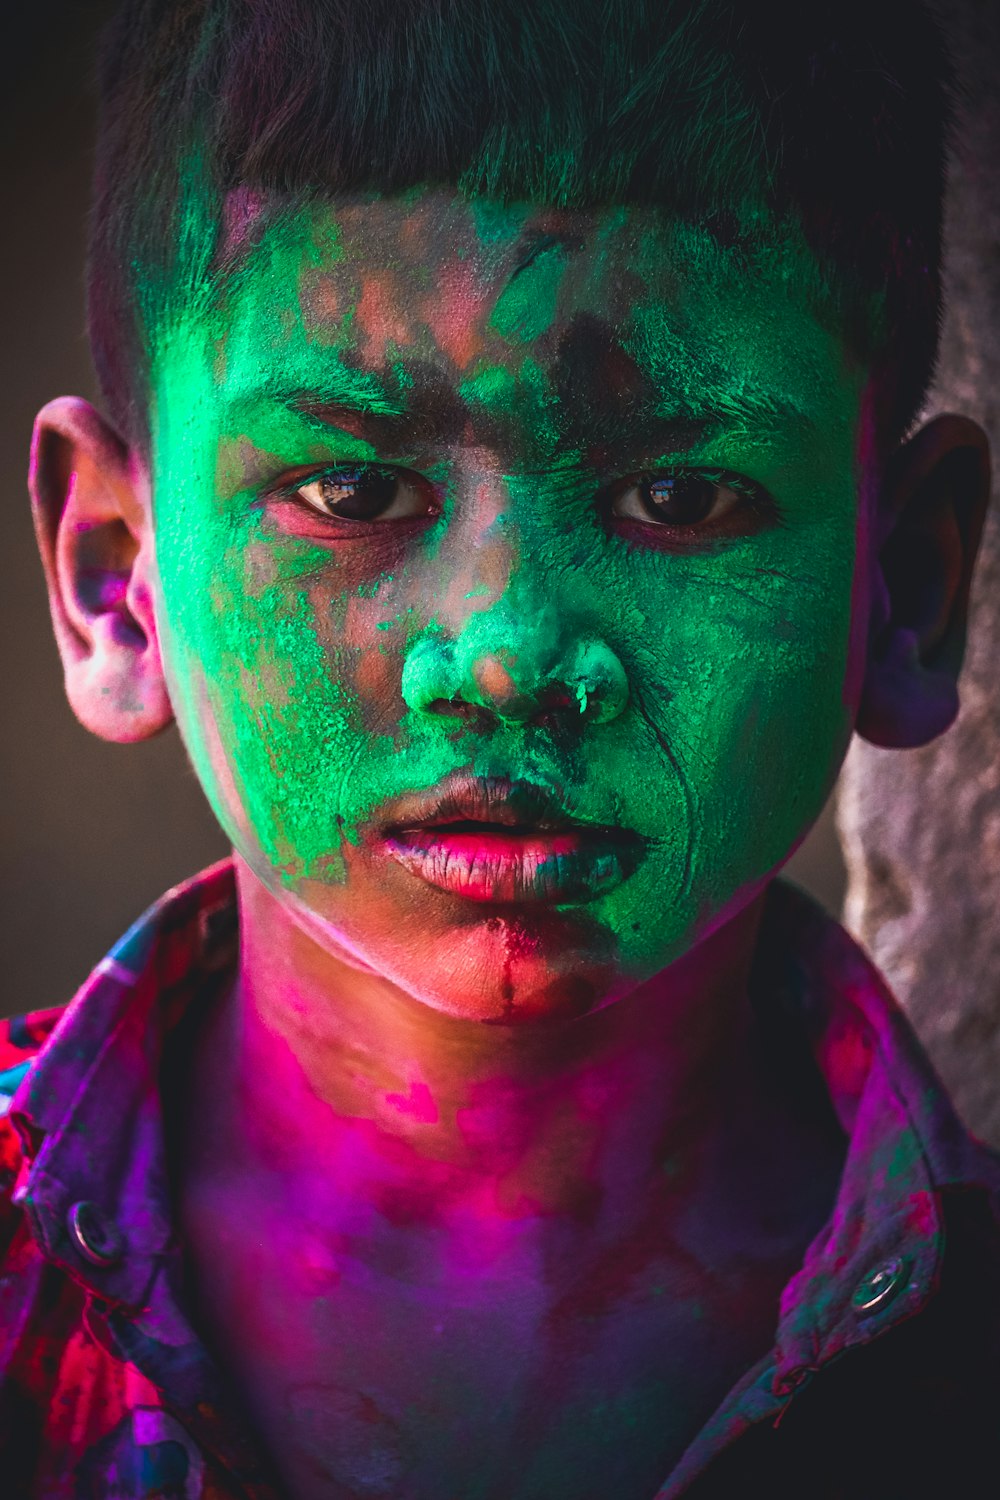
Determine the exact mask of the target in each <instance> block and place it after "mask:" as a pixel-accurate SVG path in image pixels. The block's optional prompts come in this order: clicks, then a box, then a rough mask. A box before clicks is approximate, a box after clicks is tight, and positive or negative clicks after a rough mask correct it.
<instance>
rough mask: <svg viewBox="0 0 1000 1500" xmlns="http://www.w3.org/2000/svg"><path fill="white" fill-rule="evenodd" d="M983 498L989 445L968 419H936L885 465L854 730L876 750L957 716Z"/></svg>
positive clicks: (940, 728)
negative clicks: (862, 678)
mask: <svg viewBox="0 0 1000 1500" xmlns="http://www.w3.org/2000/svg"><path fill="white" fill-rule="evenodd" d="M989 495H990V450H989V440H988V438H987V436H986V434H985V432H984V431H983V429H982V428H981V427H980V426H979V425H978V423H976V422H973V421H972V420H971V419H970V418H968V417H958V416H950V415H946V416H940V417H935V418H934V419H933V421H931V422H928V423H927V424H926V425H925V426H923V427H921V428H920V429H919V431H918V432H916V433H914V435H913V436H912V437H911V438H909V439H908V441H907V442H906V443H904V444H903V445H902V447H901V448H900V449H899V450H898V452H897V453H896V454H895V455H894V456H893V458H892V459H891V460H890V461H889V464H888V467H887V470H886V474H885V478H884V480H883V485H882V490H881V495H880V500H879V504H878V506H877V509H876V515H875V518H874V523H875V525H876V526H877V527H880V528H881V534H880V536H879V539H878V540H879V542H880V546H879V549H878V555H877V557H875V558H874V559H873V561H872V567H873V578H872V587H871V614H870V619H869V633H868V659H867V665H866V671H865V681H864V690H863V693H862V698H861V705H860V708H859V711H858V718H857V724H856V728H857V731H858V733H859V734H860V735H862V736H863V737H864V738H865V739H866V740H868V741H870V743H871V744H873V745H883V746H886V747H890V748H899V749H904V748H910V747H913V746H916V745H925V744H927V743H928V742H929V741H930V740H933V739H934V738H936V736H937V735H939V734H942V733H943V732H944V730H946V729H947V728H948V726H949V725H950V724H951V723H952V721H953V720H954V718H955V716H956V715H957V713H958V674H959V671H960V669H961V666H962V657H963V654H964V651H965V628H966V619H967V612H968V603H969V587H970V585H971V582H972V570H973V564H974V563H975V559H976V552H977V551H978V548H979V540H980V536H981V534H982V529H983V521H984V519H985V516H986V507H987V504H988V502H989Z"/></svg>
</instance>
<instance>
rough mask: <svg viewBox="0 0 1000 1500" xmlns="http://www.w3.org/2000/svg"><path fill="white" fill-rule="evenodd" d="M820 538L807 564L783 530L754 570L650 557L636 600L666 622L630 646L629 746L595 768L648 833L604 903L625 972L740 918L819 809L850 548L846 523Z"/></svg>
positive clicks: (846, 717)
mask: <svg viewBox="0 0 1000 1500" xmlns="http://www.w3.org/2000/svg"><path fill="white" fill-rule="evenodd" d="M835 530H836V534H834V531H835ZM825 540H826V545H824V543H823V540H822V539H821V538H820V536H818V535H817V536H816V537H815V538H814V539H813V545H811V546H810V548H809V559H806V558H805V557H804V556H801V555H800V556H798V557H797V558H796V557H794V556H793V555H792V553H793V552H794V550H795V549H794V548H790V547H789V546H788V541H787V539H786V538H782V537H778V538H776V539H775V541H773V542H771V543H770V544H767V545H765V544H764V543H763V542H761V540H760V539H758V540H757V542H756V543H755V547H754V549H753V554H752V556H751V555H750V553H749V550H748V551H747V553H746V554H745V556H751V560H750V564H749V565H747V564H746V562H745V561H743V562H741V561H740V557H739V555H738V553H737V552H733V553H732V554H729V556H728V557H723V558H719V557H716V558H714V559H709V558H705V559H702V560H701V561H700V562H699V561H698V560H694V559H691V560H683V561H680V560H677V559H671V560H670V561H669V565H668V566H667V567H660V566H658V565H654V564H652V563H649V564H646V565H645V567H646V572H647V574H648V576H647V578H646V580H645V583H646V587H645V589H639V590H637V591H636V593H635V597H637V598H638V597H641V596H642V594H643V593H645V596H646V598H647V600H648V617H649V620H650V621H652V620H659V621H663V622H665V623H664V624H663V626H662V628H660V629H658V630H652V629H648V628H647V630H646V631H645V632H643V634H642V636H641V638H639V639H638V640H637V642H636V644H635V647H634V655H633V661H632V665H631V677H632V681H633V694H632V714H631V716H630V717H631V729H630V742H629V745H628V747H627V750H626V751H625V753H623V755H622V758H621V764H620V765H614V764H612V763H611V762H610V761H609V762H608V763H607V764H606V766H605V770H606V771H608V772H611V773H613V774H614V776H615V778H616V781H617V784H618V786H619V787H620V788H621V789H622V794H623V796H624V799H625V803H626V807H627V810H629V811H631V812H632V813H633V816H634V817H642V818H644V819H645V828H644V831H647V832H648V833H649V835H650V836H651V838H652V840H653V844H652V852H651V855H650V857H649V858H648V859H647V860H646V861H645V862H644V864H643V865H642V866H641V867H640V870H639V871H638V872H637V873H636V875H635V876H634V877H633V878H632V879H631V880H629V881H628V882H626V883H625V885H623V886H622V887H621V888H620V889H619V890H617V891H615V892H612V893H611V894H610V895H609V897H608V898H607V901H606V903H605V906H604V910H603V911H602V913H601V914H602V917H604V918H605V919H606V920H608V921H609V923H610V924H612V925H613V927H614V930H615V932H616V933H617V934H618V936H619V940H620V944H621V951H622V957H623V961H624V963H625V965H626V967H633V968H635V969H636V970H638V971H640V972H649V971H651V970H655V969H656V968H658V967H662V966H663V964H664V963H666V962H669V961H670V960H671V959H672V958H673V957H676V956H677V955H678V954H679V953H681V952H683V951H684V950H685V949H686V948H688V947H690V946H691V944H692V942H694V941H695V940H696V939H697V938H698V937H700V936H703V935H705V933H707V932H708V931H710V930H711V929H712V928H713V927H714V926H716V925H718V923H719V922H720V921H721V920H724V919H725V917H727V916H729V915H732V914H734V913H735V911H736V910H738V909H739V908H740V906H741V905H743V904H745V902H746V901H748V900H749V899H751V897H752V896H753V894H754V893H755V892H756V890H758V889H759V888H760V884H761V882H762V881H763V880H764V879H765V878H767V877H768V876H769V875H770V874H771V873H772V872H773V871H774V870H775V869H776V868H777V867H778V866H780V865H781V864H782V863H783V862H784V861H785V859H787V857H788V856H789V855H790V854H791V853H792V851H793V850H794V848H795V847H796V845H797V844H798V843H799V842H800V841H801V839H802V838H803V837H804V835H805V833H806V832H807V831H808V828H809V827H810V826H811V824H812V822H813V820H814V819H815V818H816V817H817V816H818V814H819V812H820V811H821V809H822V807H823V804H824V802H825V800H826V798H827V796H828V794H829V791H830V789H831V787H832V784H833V781H834V778H835V776H836V773H837V769H838V767H839V765H840V761H841V759H842V756H843V753H844V750H845V748H846V744H847V740H848V738H849V735H850V729H851V723H852V714H851V710H850V707H849V705H848V703H847V702H846V701H845V700H846V694H847V687H848V678H849V661H850V654H849V642H850V638H851V598H852V575H853V555H854V552H853V536H849V535H848V534H847V532H846V531H843V532H842V531H841V530H840V529H839V528H831V530H830V532H829V533H827V534H826V538H825ZM803 550H804V549H803ZM768 554H770V555H768ZM668 580H669V581H668Z"/></svg>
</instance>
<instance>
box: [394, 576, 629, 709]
mask: <svg viewBox="0 0 1000 1500" xmlns="http://www.w3.org/2000/svg"><path fill="white" fill-rule="evenodd" d="M402 689H403V698H404V700H405V702H406V704H407V706H408V707H409V708H411V709H413V710H414V711H416V712H418V713H432V714H439V715H444V716H446V717H451V718H470V719H477V718H481V717H482V716H484V715H486V716H488V717H490V718H493V719H495V720H501V721H504V722H506V723H513V724H539V725H545V724H549V725H551V724H553V723H555V722H557V721H559V722H567V723H572V722H574V721H575V722H577V723H579V722H581V721H584V720H585V721H589V722H591V723H596V724H605V723H608V722H610V721H611V720H612V719H616V718H617V717H618V715H619V714H620V713H621V712H622V710H623V709H624V708H625V705H626V703H627V702H628V681H627V678H626V676H625V669H624V667H623V666H622V664H621V661H620V660H619V658H618V656H617V654H616V653H615V651H614V650H613V649H612V648H611V646H610V645H609V644H608V643H607V641H605V640H603V639H601V638H600V637H599V636H597V635H594V634H591V633H587V632H586V631H581V630H577V629H573V628H571V627H569V626H568V625H567V622H566V620H565V618H564V617H563V616H562V615H561V614H560V611H559V610H558V608H557V607H556V606H555V605H554V604H549V603H545V604H536V605H535V606H534V607H529V608H527V609H525V608H521V609H520V610H514V609H513V608H511V606H510V605H509V604H507V603H506V602H504V601H500V602H499V603H497V604H496V605H494V606H493V608H491V609H487V610H483V611H478V612H476V613H474V614H473V615H471V616H470V618H469V619H468V620H467V622H466V624H465V626H464V627H463V629H462V630H461V631H460V632H459V633H458V634H457V635H456V636H447V635H444V634H443V633H436V634H425V635H423V636H421V637H420V638H419V639H418V640H417V641H415V642H414V644H413V645H412V647H411V648H410V651H409V653H408V655H407V658H406V661H405V663H404V666H403V682H402Z"/></svg>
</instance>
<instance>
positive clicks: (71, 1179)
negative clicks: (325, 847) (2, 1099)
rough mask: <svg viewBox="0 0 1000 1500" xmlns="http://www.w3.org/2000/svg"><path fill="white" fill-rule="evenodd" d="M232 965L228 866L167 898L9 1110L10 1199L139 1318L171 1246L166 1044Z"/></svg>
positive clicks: (88, 1279)
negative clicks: (17, 1155)
mask: <svg viewBox="0 0 1000 1500" xmlns="http://www.w3.org/2000/svg"><path fill="white" fill-rule="evenodd" d="M235 955H236V895H235V881H234V876H233V869H232V863H231V861H228V860H225V861H223V862H222V863H220V864H218V865H214V866H212V867H211V868H210V869H208V870H205V871H203V872H202V873H201V874H200V875H198V876H196V877H195V878H194V879H193V880H190V881H187V882H185V883H184V884H183V885H180V886H177V887H175V888H174V889H173V890H170V891H168V892H167V893H166V894H165V895H164V896H163V897H162V898H161V899H160V900H159V901H157V902H156V903H155V905H154V906H152V907H151V908H150V909H149V910H148V911H147V912H146V913H145V914H144V915H143V916H142V917H140V919H139V920H138V921H137V922H136V923H135V924H134V926H133V927H131V928H130V929H129V931H128V932H127V933H126V934H125V936H124V937H123V938H122V939H121V941H120V942H119V943H117V944H116V945H115V947H114V948H113V949H112V950H111V952H110V953H109V954H108V956H107V957H106V958H105V959H104V960H103V961H102V962H101V963H100V964H98V966H97V968H96V969H95V970H94V971H93V973H92V974H91V975H90V977H89V978H88V980H87V981H86V983H85V984H84V985H83V987H82V988H81V989H80V990H79V992H78V993H77V994H76V996H75V997H74V999H73V1000H72V1001H71V1002H70V1004H69V1006H68V1007H67V1009H66V1011H65V1013H64V1014H63V1016H62V1018H61V1020H60V1021H59V1023H58V1025H57V1027H56V1029H55V1031H54V1032H53V1034H52V1036H51V1037H50V1039H49V1041H48V1043H47V1045H46V1046H45V1047H44V1049H43V1050H42V1051H41V1052H40V1053H39V1055H38V1057H37V1058H36V1059H35V1061H34V1062H33V1063H32V1066H31V1068H30V1069H29V1071H28V1074H27V1076H26V1077H25V1078H24V1079H23V1081H22V1082H21V1084H20V1085H19V1087H18V1089H17V1091H16V1093H15V1095H14V1098H13V1100H12V1102H11V1108H10V1113H11V1117H12V1119H13V1121H14V1124H15V1126H16V1128H17V1130H18V1133H19V1134H20V1136H21V1139H22V1141H23V1143H24V1147H25V1164H24V1167H23V1169H22V1172H21V1175H20V1179H19V1181H18V1184H17V1188H16V1191H15V1199H16V1201H17V1202H19V1203H21V1204H23V1206H24V1208H25V1210H26V1212H27V1214H28V1218H29V1220H30V1223H31V1226H32V1229H33V1231H34V1234H35V1237H36V1239H37V1241H38V1243H39V1244H40V1246H41V1248H42V1249H43V1251H44V1253H45V1255H46V1256H47V1257H48V1259H49V1260H51V1261H54V1262H55V1263H56V1264H58V1265H60V1266H62V1267H63V1268H64V1269H65V1270H66V1271H68V1272H69V1274H70V1275H71V1276H73V1277H74V1279H75V1280H77V1281H79V1282H81V1283H82V1284H83V1285H84V1286H86V1287H87V1288H88V1289H90V1290H92V1291H94V1292H95V1293H96V1294H97V1295H98V1296H99V1297H101V1298H102V1299H103V1300H107V1301H112V1302H117V1303H122V1304H125V1305H126V1306H131V1307H139V1306H141V1305H142V1304H143V1303H144V1301H145V1300H146V1294H147V1291H148V1288H149V1285H150V1282H151V1280H152V1278H153V1276H154V1274H155V1272H156V1269H157V1267H158V1264H159V1262H160V1260H161V1258H162V1257H163V1256H164V1255H165V1254H166V1253H167V1252H168V1251H169V1250H170V1249H171V1248H172V1246H173V1241H174V1235H173V1228H172V1225H171V1221H170V1211H169V1192H168V1185H167V1176H166V1153H165V1149H164V1140H163V1121H162V1114H161V1108H160V1095H159V1088H158V1075H159V1067H160V1061H161V1057H162V1052H163V1045H164V1042H165V1039H166V1036H167V1035H168V1033H169V1032H170V1031H171V1030H172V1029H173V1027H174V1025H176V1023H177V1022H178V1021H179V1020H180V1018H181V1016H182V1015H184V1014H185V1013H186V1012H187V1011H188V1010H189V1008H190V1007H191V1005H192V1004H196V1003H199V1002H202V1003H203V1002H204V1001H205V1000H206V999H207V998H208V997H209V996H210V995H211V994H212V993H214V990H215V988H216V987H217V985H218V983H219V981H220V979H222V978H223V977H224V976H225V975H226V973H228V972H230V971H231V968H232V966H233V964H234V962H235ZM80 1204H85V1205H87V1209H86V1210H85V1211H84V1214H83V1216H82V1218H81V1215H80V1214H79V1213H76V1214H74V1209H75V1208H77V1206H78V1205H80ZM74 1223H75V1224H77V1225H79V1226H80V1227H79V1229H75V1228H74ZM88 1228H89V1230H90V1238H91V1240H92V1241H94V1240H95V1230H97V1229H103V1230H104V1231H106V1237H105V1241H104V1245H103V1247H102V1248H103V1249H104V1251H105V1259H104V1261H103V1263H98V1262H97V1261H96V1260H95V1259H94V1258H93V1257H92V1256H91V1257H88V1256H87V1255H86V1253H81V1243H80V1233H81V1232H83V1233H84V1235H85V1237H86V1231H87V1229H88ZM97 1237H98V1238H100V1236H99V1235H98V1236H97ZM109 1252H116V1253H109Z"/></svg>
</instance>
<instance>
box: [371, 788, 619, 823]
mask: <svg viewBox="0 0 1000 1500" xmlns="http://www.w3.org/2000/svg"><path fill="white" fill-rule="evenodd" d="M470 822H471V823H492V824H494V825H499V826H501V827H504V828H524V829H529V830H537V831H538V832H559V831H563V830H565V829H568V828H574V829H583V830H585V831H588V832H590V833H600V832H620V831H621V830H618V829H612V828H611V827H610V826H609V825H607V824H600V823H595V822H593V821H587V820H584V819H581V818H575V817H573V816H572V815H571V814H570V813H569V812H568V811H567V809H566V807H565V805H564V803H563V801H562V799H561V798H560V797H559V796H558V794H556V793H555V792H553V791H550V790H549V789H548V788H546V787H543V786H539V785H538V784H537V783H536V782H533V781H520V780H518V781H512V780H510V779H509V778H508V777H506V776H468V775H458V776H449V777H447V778H446V779H445V780H444V781H442V782H439V783H438V785H437V786H436V787H431V788H430V789H429V790H428V791H426V792H414V793H411V794H410V795H409V796H405V797H401V798H400V799H399V800H398V801H397V802H396V803H395V804H394V805H393V807H392V808H391V810H390V814H389V817H388V818H387V820H386V821H385V822H384V823H383V829H384V830H385V831H386V832H388V833H402V832H404V831H405V830H406V829H408V828H417V827H420V828H435V827H441V826H443V825H445V824H449V823H470Z"/></svg>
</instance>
